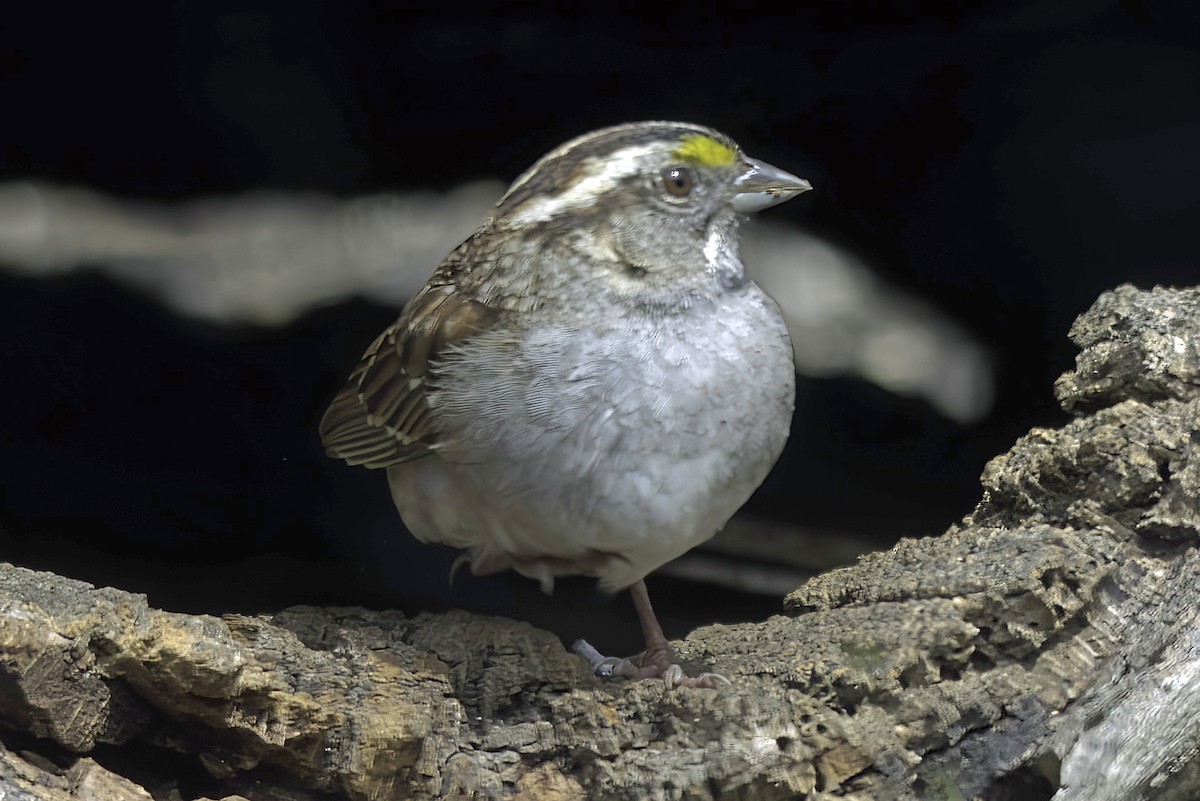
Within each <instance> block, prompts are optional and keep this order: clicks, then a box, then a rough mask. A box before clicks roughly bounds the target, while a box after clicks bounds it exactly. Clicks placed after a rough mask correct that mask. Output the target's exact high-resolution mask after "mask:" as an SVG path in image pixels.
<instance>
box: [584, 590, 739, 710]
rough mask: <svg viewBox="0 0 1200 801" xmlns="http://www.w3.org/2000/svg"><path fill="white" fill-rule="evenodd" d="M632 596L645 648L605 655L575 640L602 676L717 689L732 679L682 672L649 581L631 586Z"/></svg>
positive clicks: (715, 675) (630, 592) (712, 674)
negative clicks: (652, 601) (652, 598)
mask: <svg viewBox="0 0 1200 801" xmlns="http://www.w3.org/2000/svg"><path fill="white" fill-rule="evenodd" d="M629 594H630V596H631V597H632V598H633V608H634V611H636V612H637V616H638V623H639V624H640V625H641V627H642V639H643V640H645V642H646V650H644V651H642V652H641V653H640V654H637V655H636V656H631V657H629V658H628V659H618V658H616V657H605V656H603V655H601V654H600V652H598V651H597V650H596V649H595V648H593V647H592V646H591V645H589V644H588V643H587V642H586V641H584V640H580V641H578V642H577V643H575V646H574V651H575V653H577V654H578V655H579V656H581V657H583V658H584V659H586V660H587V661H588V663H589V664H590V665H591V666H592V669H593V670H594V671H595V672H596V673H597V674H599V675H604V676H620V677H622V678H626V679H662V680H663V681H665V682H666V683H667V684H669V685H682V686H686V687H708V688H716V687H719V686H720V685H722V684H729V680H728V679H726V678H725V677H724V676H721V675H719V674H717V673H701V674H700V675H699V676H696V677H691V676H688V675H687V674H686V673H684V672H683V668H681V667H680V666H679V665H678V664H676V663H675V650H674V649H673V648H671V643H670V642H668V641H667V637H666V635H665V634H663V630H662V626H660V625H659V623H658V617H657V616H656V615H655V614H654V607H653V606H651V605H650V593H649V592H648V591H647V590H646V582H645V581H639V582H638V583H637V584H634V585H633V586H632V587H630V588H629Z"/></svg>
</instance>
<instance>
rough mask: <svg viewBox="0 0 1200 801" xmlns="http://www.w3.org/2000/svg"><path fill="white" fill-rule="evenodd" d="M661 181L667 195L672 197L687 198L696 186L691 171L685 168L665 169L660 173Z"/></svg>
mask: <svg viewBox="0 0 1200 801" xmlns="http://www.w3.org/2000/svg"><path fill="white" fill-rule="evenodd" d="M662 181H663V187H664V188H665V189H666V190H667V194H668V195H671V196H672V197H687V196H688V195H690V194H691V193H692V187H693V186H695V185H696V182H695V181H694V180H693V179H692V171H691V170H689V169H688V168H687V167H667V168H666V169H665V170H663V171H662Z"/></svg>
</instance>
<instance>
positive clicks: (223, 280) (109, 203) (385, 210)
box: [0, 182, 992, 422]
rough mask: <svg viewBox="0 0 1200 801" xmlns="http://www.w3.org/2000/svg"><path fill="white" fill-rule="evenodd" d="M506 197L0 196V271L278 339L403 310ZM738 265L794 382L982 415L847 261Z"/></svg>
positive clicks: (486, 189) (888, 291)
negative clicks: (85, 277) (318, 322)
mask: <svg viewBox="0 0 1200 801" xmlns="http://www.w3.org/2000/svg"><path fill="white" fill-rule="evenodd" d="M503 189H504V187H503V186H502V185H501V184H500V183H498V182H480V183H473V184H468V185H466V186H463V187H460V188H458V189H456V190H454V191H451V192H447V193H444V194H438V193H432V192H414V193H407V194H400V193H392V194H384V195H376V196H371V197H362V198H356V199H351V200H341V199H337V198H333V197H329V196H324V195H316V194H305V195H300V194H291V195H288V194H280V193H265V192H264V193H257V194H251V195H245V196H240V197H222V198H211V199H205V200H198V201H191V202H186V203H177V204H162V203H151V202H145V201H132V200H125V199H118V198H113V197H109V196H106V195H103V194H100V193H98V192H94V191H90V190H87V189H79V188H60V187H55V186H51V185H47V184H42V183H36V182H21V183H9V184H0V269H4V270H9V271H13V272H17V273H24V274H29V275H33V276H45V275H52V274H56V273H61V272H66V271H69V270H73V269H78V268H80V267H88V268H93V269H97V270H101V271H103V272H105V273H107V274H109V275H111V276H113V277H114V278H116V279H119V280H121V281H124V282H127V283H129V284H132V285H135V286H137V287H139V288H141V289H143V290H145V291H147V292H149V293H151V294H153V295H154V296H155V297H158V298H159V299H161V301H162V302H163V303H165V304H167V305H168V306H170V307H171V308H173V309H175V310H176V311H178V312H180V313H182V314H185V315H189V316H193V317H199V318H204V319H207V320H211V321H214V322H248V323H254V324H257V325H263V326H282V325H286V324H287V323H289V322H290V321H292V320H293V319H295V318H296V317H297V316H298V315H300V314H303V313H304V312H306V311H309V310H311V309H312V308H315V307H319V306H326V305H330V304H333V303H336V302H337V301H339V300H342V299H344V298H346V297H349V296H353V295H361V296H365V297H369V298H372V299H375V300H378V301H380V302H382V303H386V304H392V305H396V306H399V305H401V304H402V303H403V302H404V301H405V300H406V299H407V298H408V297H410V296H411V295H412V294H413V292H415V291H416V289H417V288H418V287H419V286H420V285H421V284H422V283H423V282H424V280H425V278H426V277H427V276H428V275H429V273H430V272H432V270H433V268H434V267H436V266H437V264H438V263H439V262H440V261H441V259H442V258H443V257H444V256H445V254H446V253H447V252H449V251H450V249H451V248H453V247H454V246H455V245H456V244H458V243H459V242H460V241H462V240H463V239H464V238H465V237H467V236H468V235H469V234H470V233H471V231H472V230H474V228H475V226H476V225H477V224H478V223H479V221H480V220H481V219H482V217H483V215H484V213H485V212H486V211H487V209H488V208H489V207H490V205H491V204H492V203H493V202H495V200H496V199H497V198H498V197H499V196H500V194H501V193H502V192H503ZM743 254H744V258H745V261H746V263H747V265H748V266H749V270H750V272H751V274H752V275H753V276H754V278H755V280H757V281H758V282H759V283H760V284H762V285H763V287H764V288H765V289H766V290H767V291H768V292H770V293H771V295H772V296H773V297H774V298H775V299H776V300H777V301H778V302H779V305H780V306H781V307H782V308H783V311H784V316H785V317H786V318H787V321H788V326H789V328H790V329H791V332H792V339H793V341H794V343H795V349H796V367H797V369H798V370H799V371H800V372H801V373H802V374H805V375H810V376H830V375H856V376H861V377H863V378H865V379H867V380H868V381H872V382H874V383H876V384H878V385H880V386H882V387H885V388H886V389H888V390H890V391H892V392H896V393H898V394H902V395H913V396H919V397H921V398H923V399H925V400H926V402H928V403H929V404H930V405H932V406H933V407H934V408H936V409H938V410H939V411H940V412H942V413H943V414H945V415H947V416H948V417H951V418H953V419H955V420H959V421H962V422H966V421H970V420H974V419H977V418H979V417H981V416H982V415H983V414H985V413H986V412H987V410H988V408H989V407H990V405H991V400H992V379H991V371H990V366H989V364H988V361H987V359H986V357H985V354H984V353H983V351H982V349H981V348H980V347H979V346H978V345H977V344H976V343H974V342H973V341H972V340H971V339H970V338H969V337H968V336H967V335H966V333H965V332H963V331H962V330H961V329H960V328H958V327H957V326H956V325H955V324H954V323H952V322H951V321H949V320H948V319H947V318H946V317H944V316H943V315H941V314H939V313H938V312H937V311H936V310H934V309H933V308H932V307H930V306H928V305H927V304H925V303H923V302H921V301H919V300H917V299H915V298H912V297H908V296H906V295H904V294H902V293H900V292H899V291H897V290H896V289H894V288H892V287H889V286H887V285H886V284H884V283H883V282H882V281H881V280H879V279H878V278H877V277H876V276H875V275H874V274H873V273H872V272H871V271H870V270H869V269H867V267H866V266H865V265H863V264H862V263H861V262H859V261H858V260H857V259H855V258H854V257H853V256H851V255H850V254H848V253H846V252H845V251H843V250H841V249H839V248H836V247H834V246H833V245H831V244H829V243H828V242H825V241H822V240H820V239H817V238H816V237H814V236H812V235H810V234H806V233H804V232H802V231H799V230H796V229H794V228H791V227H788V226H786V225H783V224H780V223H777V222H773V221H771V220H756V221H755V224H754V225H753V226H752V227H750V229H749V230H748V231H747V232H746V235H745V236H744V237H743Z"/></svg>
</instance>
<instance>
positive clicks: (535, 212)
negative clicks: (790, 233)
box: [319, 121, 812, 687]
mask: <svg viewBox="0 0 1200 801" xmlns="http://www.w3.org/2000/svg"><path fill="white" fill-rule="evenodd" d="M811 188H812V187H811V184H809V182H808V181H806V180H804V179H802V178H798V177H796V176H795V175H792V174H791V173H788V172H786V171H784V170H782V169H779V168H777V167H774V166H772V165H770V164H767V163H766V162H763V161H760V160H757V159H754V158H751V157H749V156H747V155H746V154H745V153H744V152H743V151H742V150H741V148H740V147H739V146H738V145H737V144H736V143H735V142H734V141H733V140H732V139H730V138H729V137H728V136H726V135H725V134H723V133H720V132H718V131H716V130H714V129H712V128H708V127H705V126H702V125H696V124H692V123H685V122H665V121H663V122H660V121H650V122H636V123H628V124H623V125H615V126H612V127H607V128H603V129H600V130H596V131H592V132H590V133H586V134H584V135H582V136H578V137H576V138H574V139H571V140H570V141H568V142H566V143H565V144H563V145H562V146H560V147H558V148H556V149H554V150H552V151H550V152H549V153H547V154H546V155H545V156H543V157H542V158H540V159H539V160H537V161H536V162H535V163H534V164H533V166H532V167H530V168H529V169H528V170H526V171H525V172H524V173H523V174H521V175H520V176H519V177H518V178H517V179H516V180H515V181H514V182H513V183H512V185H511V186H510V187H509V188H508V190H507V191H506V192H505V193H504V194H503V196H502V197H501V198H500V200H499V201H498V202H497V203H496V205H495V207H493V208H492V209H491V210H490V212H489V213H488V214H487V215H486V216H485V218H484V220H483V222H482V224H481V225H480V226H479V228H478V229H477V230H476V231H475V232H474V233H473V234H472V235H471V236H470V237H468V238H467V239H466V240H465V241H464V242H463V243H462V244H461V245H459V246H458V247H457V248H455V249H454V250H453V251H452V252H451V253H450V254H449V255H448V256H447V257H446V258H445V260H444V261H443V262H442V264H441V265H440V266H439V267H438V268H437V269H436V270H435V271H434V273H433V275H432V276H431V277H430V278H429V280H428V281H427V283H426V284H425V285H424V286H423V288H422V289H421V290H420V291H419V292H418V293H417V294H416V295H415V296H414V297H413V298H412V299H411V300H410V301H409V302H408V303H407V305H405V306H404V308H403V310H402V311H401V313H400V316H399V319H397V320H396V322H395V323H394V324H393V325H391V326H390V327H388V328H387V329H386V330H385V331H384V332H383V333H382V334H380V335H379V336H378V337H377V338H376V339H375V340H374V342H372V343H371V345H370V346H369V347H368V348H367V350H366V352H365V353H364V355H363V357H362V359H361V360H360V361H359V363H358V365H357V366H356V367H355V368H354V369H353V371H352V372H351V374H350V376H349V379H348V380H347V382H346V383H345V385H344V387H343V388H342V389H341V391H340V392H338V394H337V395H336V397H335V398H334V399H333V401H332V402H331V403H330V405H329V408H328V410H327V411H326V412H325V414H324V416H323V417H322V419H321V422H320V426H319V430H320V435H321V439H322V441H323V444H324V447H325V449H326V452H327V453H328V454H329V455H330V456H332V457H335V458H338V459H341V460H343V461H345V462H346V463H348V464H350V465H361V466H363V467H366V468H370V469H376V470H384V471H385V472H386V475H387V481H388V485H389V487H390V490H391V495H392V499H393V501H394V503H395V506H396V509H397V510H398V511H399V513H400V517H401V519H402V520H403V522H404V524H405V526H406V528H407V529H408V530H409V531H410V532H411V533H412V534H413V535H414V536H415V537H416V538H417V539H418V540H420V541H422V542H425V543H440V544H443V545H447V546H451V547H453V548H456V549H459V550H461V551H462V553H461V555H460V557H459V561H457V562H456V566H457V565H458V564H459V563H466V564H468V565H469V566H470V569H471V572H472V573H473V574H476V575H487V574H491V573H497V572H500V571H504V570H514V571H516V572H517V573H519V574H521V575H524V576H527V577H530V578H532V579H535V580H537V581H538V582H540V584H541V587H542V589H543V590H545V591H547V592H550V591H551V590H552V589H553V585H554V579H555V578H556V577H559V576H567V575H583V576H591V577H594V578H596V579H598V582H599V586H600V589H601V590H603V591H607V592H616V591H620V590H623V589H628V590H629V591H630V594H631V596H632V599H633V604H634V609H635V612H636V614H637V617H638V620H639V624H640V626H641V629H642V635H643V639H644V640H645V645H646V648H645V650H644V651H643V652H641V653H640V654H638V655H637V656H634V657H630V658H625V659H618V658H609V657H602V656H601V655H600V654H599V652H597V651H596V650H595V649H594V648H591V646H590V645H588V643H587V642H586V641H580V642H579V643H576V645H575V651H576V652H577V653H579V654H580V655H581V656H583V657H584V658H585V659H587V660H588V661H589V663H590V664H591V667H592V668H593V670H594V671H595V672H596V673H597V674H599V675H609V676H618V677H624V678H627V679H647V678H656V679H662V680H664V681H666V682H667V683H668V684H683V685H688V686H696V687H716V686H719V685H721V684H723V683H724V682H725V679H724V678H723V677H721V676H719V675H717V674H712V673H704V674H701V675H699V676H687V675H686V673H684V671H683V670H682V668H681V667H680V666H679V665H678V664H677V661H676V657H675V653H674V651H673V649H672V647H671V645H670V643H669V641H668V640H667V639H666V637H665V635H664V632H663V629H662V627H661V625H660V624H659V623H658V620H657V617H656V616H655V613H654V610H653V607H652V606H651V604H650V598H649V593H648V591H647V588H646V584H645V582H644V579H645V577H646V575H647V574H649V573H650V572H651V571H653V570H654V569H656V568H658V567H659V566H661V565H663V564H665V563H666V562H668V561H670V560H672V559H674V558H676V557H678V556H680V555H681V554H683V553H685V552H686V551H688V550H690V549H691V548H693V547H695V546H696V545H699V544H700V543H702V542H704V541H705V540H707V539H709V538H710V537H712V536H713V535H714V534H715V533H716V532H717V531H719V530H720V528H721V527H722V526H723V525H724V524H725V523H726V521H727V520H728V519H729V518H730V517H731V516H732V515H733V514H734V512H736V511H737V510H738V509H739V508H740V507H741V506H742V505H743V504H744V503H745V502H746V500H747V499H748V498H749V497H750V495H751V493H752V492H753V491H754V490H755V489H756V488H757V487H758V486H759V485H760V484H761V483H762V481H763V480H764V479H765V477H766V476H767V473H768V472H769V471H770V469H771V468H772V466H773V465H774V463H775V462H776V460H777V459H778V457H779V455H780V453H781V452H782V450H783V447H784V444H785V442H786V441H787V437H788V433H789V430H790V426H791V420H792V412H793V407H794V397H795V369H794V363H793V357H792V346H791V341H790V340H789V338H788V332H787V329H786V328H785V326H784V322H783V319H782V317H781V315H780V312H779V309H778V307H777V306H776V304H775V303H774V301H773V300H771V298H770V297H768V296H767V295H766V294H765V293H764V292H763V291H762V290H761V289H760V288H759V287H758V286H757V285H756V284H755V283H754V282H753V281H751V280H750V279H749V278H748V277H747V275H746V271H745V268H744V266H743V264H742V261H741V259H740V257H739V254H738V230H739V226H740V225H741V223H742V222H743V220H745V219H746V217H747V215H749V214H750V213H753V212H757V211H761V210H762V209H765V208H768V207H771V206H774V205H776V204H778V203H781V202H783V201H786V200H788V199H790V198H793V197H795V196H796V195H798V194H800V193H802V192H805V191H808V190H809V189H811Z"/></svg>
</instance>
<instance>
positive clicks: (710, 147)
mask: <svg viewBox="0 0 1200 801" xmlns="http://www.w3.org/2000/svg"><path fill="white" fill-rule="evenodd" d="M807 188H809V187H808V184H807V182H805V181H803V180H802V179H799V178H796V177H795V176H792V175H789V174H788V173H785V172H783V171H782V170H778V169H776V168H774V167H771V166H770V165H765V164H761V163H758V162H755V161H754V160H752V159H750V158H748V157H746V156H745V155H744V154H743V153H742V152H741V151H740V150H739V149H738V147H737V145H736V144H734V143H733V142H732V141H731V140H730V139H728V138H727V137H725V136H724V135H722V134H720V133H718V132H716V131H713V130H711V129H708V128H703V127H700V126H693V125H686V124H682V123H643V124H637V125H628V126H620V127H617V128H609V129H605V130H602V131H597V132H594V133H592V134H588V135H586V136H583V137H580V138H579V139H576V140H573V141H571V142H568V143H567V144H565V145H563V146H562V147H560V148H558V149H557V150H555V151H553V152H552V153H550V154H548V155H547V156H545V157H544V158H542V159H541V160H540V161H538V162H537V164H535V165H534V166H533V167H532V168H530V170H528V171H527V172H526V173H525V174H524V175H522V176H521V177H520V178H518V179H517V181H516V182H514V183H513V186H512V187H511V188H510V189H509V191H508V192H507V193H506V194H505V196H504V197H503V198H502V199H501V201H500V203H499V204H497V206H496V208H495V210H494V211H493V212H492V215H491V217H490V218H489V224H490V225H491V226H492V227H494V228H499V229H505V228H507V229H510V230H525V231H535V232H537V233H538V234H540V235H542V236H544V237H546V238H547V240H548V241H550V242H552V243H555V244H556V245H564V244H566V245H567V247H568V248H569V250H570V252H571V253H573V254H574V256H575V257H577V260H578V261H579V263H578V264H574V265H570V266H568V267H567V269H568V270H569V271H571V272H576V271H577V270H579V271H582V270H585V269H586V270H587V271H589V273H590V274H589V275H587V276H584V275H579V274H578V273H577V277H578V278H583V279H584V280H585V281H587V283H592V281H594V280H596V279H599V280H601V281H603V282H605V283H606V284H607V285H608V287H609V288H610V289H612V290H615V291H616V292H617V293H618V294H620V295H622V296H626V297H628V296H633V297H642V298H644V299H646V300H650V301H653V302H658V299H660V298H662V297H663V296H665V295H666V294H669V293H672V292H674V293H677V294H682V295H684V296H687V295H695V294H696V293H697V292H708V291H711V290H712V289H719V288H720V287H721V286H730V285H735V284H737V283H740V282H741V280H742V269H741V264H740V262H739V261H738V258H737V240H736V235H737V226H738V223H739V222H740V220H741V218H742V217H741V215H742V212H746V211H756V210H758V209H760V208H766V207H767V206H770V205H774V204H775V203H779V202H782V201H783V200H786V199H788V198H790V197H793V196H794V195H796V194H798V193H799V192H802V191H804V190H805V189H807ZM550 251H558V252H559V253H561V252H562V250H561V249H559V248H558V247H553V246H552V247H551V248H548V249H547V250H546V251H543V252H550ZM530 266H531V267H533V268H534V269H537V265H530ZM555 269H558V270H562V269H563V264H562V262H561V261H559V262H557V264H556V265H555ZM714 279H715V281H714Z"/></svg>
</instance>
